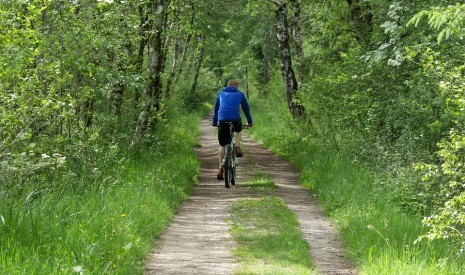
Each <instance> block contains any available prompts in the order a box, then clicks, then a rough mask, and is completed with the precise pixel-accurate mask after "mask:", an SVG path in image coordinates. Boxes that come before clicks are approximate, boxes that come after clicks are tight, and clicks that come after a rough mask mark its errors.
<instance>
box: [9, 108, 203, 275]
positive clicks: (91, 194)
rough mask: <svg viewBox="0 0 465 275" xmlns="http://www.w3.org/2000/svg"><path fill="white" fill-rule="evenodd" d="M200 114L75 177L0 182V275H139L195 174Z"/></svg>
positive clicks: (176, 122) (172, 124)
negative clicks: (11, 183) (4, 186)
mask: <svg viewBox="0 0 465 275" xmlns="http://www.w3.org/2000/svg"><path fill="white" fill-rule="evenodd" d="M200 116H201V115H199V114H197V113H194V112H193V113H191V114H188V115H179V114H177V117H176V119H169V120H168V122H164V123H163V125H161V126H160V127H161V128H159V129H158V131H157V133H156V134H154V135H153V141H150V142H148V143H147V144H145V145H143V146H142V147H141V148H140V149H139V150H138V151H137V152H133V153H129V152H128V151H127V150H124V149H121V148H120V149H119V153H118V154H116V155H115V156H116V157H117V158H116V159H106V158H105V156H104V155H103V156H102V158H101V159H99V162H97V163H95V164H94V167H92V168H91V169H76V170H77V171H80V172H81V173H82V174H80V175H73V176H66V175H65V174H63V175H62V176H60V177H55V178H58V180H55V181H53V182H48V181H46V180H44V179H46V177H44V178H43V179H42V180H40V181H39V180H37V181H34V182H32V181H31V182H29V184H27V185H16V186H14V187H9V189H8V190H5V189H2V187H0V274H68V273H73V272H77V273H86V274H106V273H111V274H142V272H143V268H144V265H143V260H144V256H145V255H146V254H147V253H148V252H150V250H151V249H152V247H153V244H154V241H155V238H156V237H157V236H159V235H160V234H161V232H162V231H163V229H164V228H165V227H166V225H167V223H168V221H169V220H170V218H171V217H172V216H173V215H174V214H175V212H176V211H177V208H178V206H179V204H180V202H181V201H182V200H184V199H185V198H187V196H188V195H189V194H190V192H191V189H192V186H193V184H194V183H195V181H196V177H197V175H198V173H199V164H198V160H197V158H196V156H195V153H194V151H193V147H194V146H195V145H196V136H197V134H198V122H199V119H200ZM180 160H182V161H180ZM72 170H73V169H70V171H72ZM61 172H63V171H61ZM70 173H71V172H70Z"/></svg>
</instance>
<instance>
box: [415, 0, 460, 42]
mask: <svg viewBox="0 0 465 275" xmlns="http://www.w3.org/2000/svg"><path fill="white" fill-rule="evenodd" d="M464 12H465V4H460V3H457V4H456V5H455V6H452V5H450V6H448V7H434V8H432V9H430V10H423V11H421V12H419V13H417V14H416V15H415V16H414V17H413V18H412V19H410V21H409V22H408V24H407V26H408V25H415V27H417V26H418V25H419V23H420V21H421V20H422V18H423V17H427V18H428V25H429V27H430V28H432V29H435V30H438V31H440V32H439V34H438V37H437V41H438V43H441V41H443V40H447V39H449V37H451V36H459V37H461V36H462V35H463V34H464V26H465V15H464V14H465V13H464Z"/></svg>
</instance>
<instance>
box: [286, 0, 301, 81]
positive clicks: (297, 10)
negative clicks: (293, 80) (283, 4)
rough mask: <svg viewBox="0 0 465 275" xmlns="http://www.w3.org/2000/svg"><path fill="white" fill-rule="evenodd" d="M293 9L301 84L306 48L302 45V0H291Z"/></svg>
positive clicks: (293, 26) (293, 25)
mask: <svg viewBox="0 0 465 275" xmlns="http://www.w3.org/2000/svg"><path fill="white" fill-rule="evenodd" d="M289 2H290V3H291V6H292V9H293V11H294V12H293V16H292V24H291V26H292V35H293V37H294V44H295V55H296V57H295V60H296V63H297V81H298V82H299V85H301V84H302V82H303V72H304V66H303V65H304V62H303V59H304V49H303V46H302V19H301V12H302V5H301V0H289Z"/></svg>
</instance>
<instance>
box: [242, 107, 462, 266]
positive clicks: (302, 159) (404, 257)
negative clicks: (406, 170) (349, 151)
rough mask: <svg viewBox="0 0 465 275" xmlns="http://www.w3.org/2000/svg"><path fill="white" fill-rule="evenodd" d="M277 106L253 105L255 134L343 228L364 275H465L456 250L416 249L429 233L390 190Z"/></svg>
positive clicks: (440, 246) (438, 245) (444, 246)
mask: <svg viewBox="0 0 465 275" xmlns="http://www.w3.org/2000/svg"><path fill="white" fill-rule="evenodd" d="M275 102H276V101H273V103H270V102H268V101H259V100H258V99H253V100H252V101H251V109H252V110H253V111H254V112H253V115H254V131H253V132H252V134H253V135H254V137H256V138H257V139H258V140H260V142H262V143H263V144H265V145H266V146H267V147H269V148H271V149H272V150H274V151H275V152H277V154H278V155H280V156H282V157H284V158H287V159H289V160H290V161H291V162H292V163H293V164H294V165H295V166H296V167H298V168H299V169H300V170H301V183H302V185H303V186H304V187H306V188H309V189H310V190H311V191H312V192H313V193H314V195H316V198H317V199H318V200H319V202H320V203H321V204H322V205H323V206H324V208H325V210H326V212H327V213H328V215H330V217H331V218H332V220H333V221H334V223H335V224H336V225H337V226H338V227H339V229H340V231H341V234H342V237H343V240H344V244H345V246H346V248H347V252H348V256H349V257H350V258H351V259H352V260H353V261H354V263H355V264H356V266H357V268H358V270H359V271H360V273H361V274H425V273H428V274H465V260H464V258H463V256H457V255H455V254H452V252H451V251H454V249H452V247H453V246H452V244H450V243H447V242H445V241H443V242H433V243H427V242H419V243H415V240H416V239H417V238H418V237H419V236H420V235H421V234H422V233H423V232H424V230H425V228H424V227H423V225H422V224H421V221H420V220H419V219H418V218H416V217H411V216H408V215H407V214H405V213H403V212H402V211H401V207H400V206H398V205H395V203H394V202H393V200H392V197H393V195H392V194H389V191H390V190H391V189H390V188H388V187H386V186H383V184H382V181H380V180H379V177H378V176H377V175H376V174H375V173H374V172H371V171H370V170H368V169H369V167H367V168H362V167H361V166H359V165H357V164H356V163H354V162H352V161H350V158H349V157H347V156H344V155H343V154H341V153H340V152H337V151H336V150H334V149H332V148H328V147H326V146H322V145H321V144H327V142H323V141H320V140H318V137H316V136H314V135H310V134H308V133H306V129H302V128H299V127H298V126H296V124H294V123H293V122H292V121H291V119H290V117H289V114H288V110H287V108H286V106H285V99H283V101H282V103H284V104H277V105H276V104H275ZM270 106H272V108H271V107H270ZM270 125H273V126H272V127H270Z"/></svg>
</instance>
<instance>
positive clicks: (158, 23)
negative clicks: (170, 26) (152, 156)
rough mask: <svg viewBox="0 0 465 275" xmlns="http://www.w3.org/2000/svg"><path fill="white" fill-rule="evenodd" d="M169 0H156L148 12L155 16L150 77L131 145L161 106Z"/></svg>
mask: <svg viewBox="0 0 465 275" xmlns="http://www.w3.org/2000/svg"><path fill="white" fill-rule="evenodd" d="M168 3H169V0H158V1H156V0H154V1H153V4H152V5H150V7H149V9H148V12H149V15H148V16H149V17H154V19H151V20H150V24H151V26H152V32H151V33H150V35H149V37H148V39H147V47H148V77H147V78H148V79H147V85H146V87H145V91H144V94H143V97H142V111H141V112H140V114H139V118H138V122H137V126H136V130H135V132H134V136H133V138H132V142H131V147H133V146H135V145H137V144H139V142H140V140H141V138H142V136H143V135H144V132H145V130H146V129H147V127H148V125H149V119H150V117H151V116H152V113H153V109H155V111H157V110H158V108H159V107H160V102H159V100H160V94H161V83H160V82H161V81H160V75H161V73H162V67H163V66H162V62H163V60H164V58H163V56H162V53H163V47H162V45H163V43H162V34H163V27H164V23H165V21H164V20H165V17H166V6H165V5H167V4H168Z"/></svg>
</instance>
